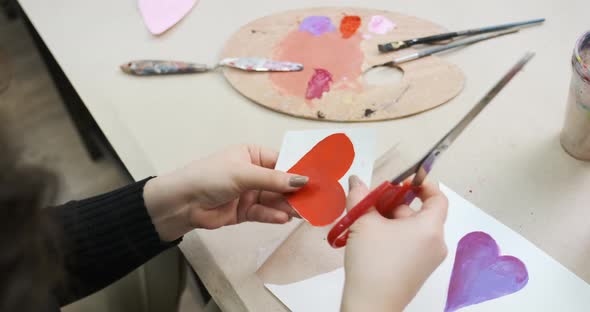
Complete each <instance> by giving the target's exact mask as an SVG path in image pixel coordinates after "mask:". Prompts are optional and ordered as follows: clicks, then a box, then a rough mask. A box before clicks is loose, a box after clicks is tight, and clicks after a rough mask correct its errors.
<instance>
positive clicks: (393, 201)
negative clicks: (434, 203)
mask: <svg viewBox="0 0 590 312" xmlns="http://www.w3.org/2000/svg"><path fill="white" fill-rule="evenodd" d="M415 197H416V192H415V187H413V186H412V184H411V182H409V181H406V182H405V183H403V184H402V185H395V184H391V183H390V182H388V181H385V182H383V183H381V185H379V186H378V187H377V188H376V189H374V190H373V191H371V192H370V193H369V195H367V196H366V197H365V198H363V200H361V201H360V202H359V203H358V204H356V206H354V207H353V208H352V209H351V210H350V211H349V212H348V213H347V214H346V215H345V216H344V217H342V218H341V219H340V220H338V222H337V223H336V224H335V225H334V227H332V229H331V230H330V232H329V233H328V243H329V244H330V246H332V247H334V248H340V247H343V246H344V245H346V240H347V239H348V228H349V227H350V226H351V225H352V224H353V223H354V222H355V221H356V220H357V219H358V218H360V217H361V216H362V215H364V214H365V213H366V212H367V211H368V210H369V209H370V208H371V207H373V206H375V208H376V209H377V211H379V213H381V214H382V215H386V214H387V213H388V212H389V211H391V210H393V209H394V208H396V207H398V206H400V205H401V204H404V203H407V204H409V203H411V202H412V201H413V200H414V198H415Z"/></svg>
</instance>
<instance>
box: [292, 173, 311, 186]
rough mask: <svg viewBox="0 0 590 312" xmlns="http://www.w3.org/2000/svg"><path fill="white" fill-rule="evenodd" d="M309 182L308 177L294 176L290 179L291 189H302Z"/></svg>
mask: <svg viewBox="0 0 590 312" xmlns="http://www.w3.org/2000/svg"><path fill="white" fill-rule="evenodd" d="M308 181H309V178H308V177H304V176H298V175H296V176H292V177H291V178H289V186H290V187H302V186H304V185H305V184H307V182H308Z"/></svg>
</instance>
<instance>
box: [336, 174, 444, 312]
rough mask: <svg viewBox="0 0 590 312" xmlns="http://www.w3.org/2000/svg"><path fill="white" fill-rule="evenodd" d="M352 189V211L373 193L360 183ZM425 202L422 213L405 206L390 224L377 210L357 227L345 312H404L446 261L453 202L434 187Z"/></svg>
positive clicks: (354, 181)
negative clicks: (447, 224) (445, 229)
mask: <svg viewBox="0 0 590 312" xmlns="http://www.w3.org/2000/svg"><path fill="white" fill-rule="evenodd" d="M349 184H350V192H349V196H348V203H347V206H348V209H350V208H352V207H353V206H354V205H355V204H356V203H358V202H359V201H360V200H361V199H362V198H363V197H364V196H365V195H366V194H367V193H368V189H367V187H366V186H365V185H364V184H363V182H362V181H361V180H360V179H358V178H357V177H354V176H353V177H351V179H350V182H349ZM419 197H420V199H421V200H422V208H421V209H420V210H419V211H418V212H415V211H413V210H412V209H410V207H408V206H407V205H402V206H400V207H398V208H397V209H396V210H395V211H394V219H386V218H384V217H382V216H381V215H380V214H379V213H378V212H377V211H376V210H375V209H372V210H371V211H370V212H368V213H367V214H365V215H364V216H362V217H361V218H359V219H358V220H357V221H356V222H355V223H354V224H353V225H352V226H351V228H350V235H349V237H348V243H347V246H346V256H345V271H346V282H345V286H344V293H343V297H342V310H343V311H402V310H403V309H404V308H405V307H406V305H407V304H408V303H409V302H410V301H411V300H412V298H414V296H415V295H416V293H417V292H418V290H419V289H420V287H422V284H423V283H424V282H425V281H426V279H427V278H428V276H430V274H431V273H432V272H433V271H434V270H435V269H436V268H437V267H438V266H439V265H440V263H441V262H442V261H443V260H444V258H445V257H446V254H447V248H446V245H445V242H444V233H443V225H444V222H445V219H446V216H447V207H448V202H447V198H446V197H445V195H444V194H443V193H442V192H441V191H440V190H439V189H438V186H437V185H434V184H430V183H425V184H424V185H423V186H422V188H421V191H420V194H419Z"/></svg>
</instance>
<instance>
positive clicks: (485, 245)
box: [445, 232, 529, 312]
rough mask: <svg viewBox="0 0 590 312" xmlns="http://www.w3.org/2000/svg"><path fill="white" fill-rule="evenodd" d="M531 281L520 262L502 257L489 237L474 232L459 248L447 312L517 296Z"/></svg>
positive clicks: (466, 237) (461, 242)
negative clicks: (513, 294)
mask: <svg viewBox="0 0 590 312" xmlns="http://www.w3.org/2000/svg"><path fill="white" fill-rule="evenodd" d="M528 280H529V275H528V272H527V269H526V266H525V265H524V263H523V262H522V261H520V259H518V258H516V257H513V256H501V255H500V248H499V247H498V244H497V243H496V241H495V240H494V239H493V238H492V237H491V236H490V235H488V234H486V233H484V232H471V233H469V234H467V235H465V236H464V237H463V238H462V239H461V240H460V241H459V244H458V246H457V252H456V254H455V264H454V265H453V272H452V274H451V281H450V283H449V291H448V294H447V304H446V306H445V312H453V311H456V310H458V309H461V308H463V307H466V306H470V305H474V304H478V303H481V302H484V301H488V300H492V299H496V298H499V297H502V296H506V295H509V294H512V293H515V292H517V291H519V290H521V289H522V288H523V287H524V286H526V284H527V282H528Z"/></svg>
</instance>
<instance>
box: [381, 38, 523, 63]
mask: <svg viewBox="0 0 590 312" xmlns="http://www.w3.org/2000/svg"><path fill="white" fill-rule="evenodd" d="M517 31H518V29H510V30H506V31H502V32H498V33H494V34H489V35H484V36H479V37H475V38H469V39H464V40H459V41H455V42H451V43H449V44H446V45H444V46H441V47H435V48H430V49H426V50H422V51H418V52H416V53H411V54H408V55H404V56H401V57H398V58H396V59H394V60H393V61H391V62H388V63H386V64H383V65H397V64H401V63H405V62H409V61H413V60H416V59H419V58H423V57H426V56H430V55H433V54H435V53H439V52H443V51H446V50H450V49H453V48H457V47H460V46H464V45H468V44H472V43H476V42H479V41H483V40H488V39H492V38H495V37H499V36H503V35H506V34H511V33H515V32H517Z"/></svg>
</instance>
